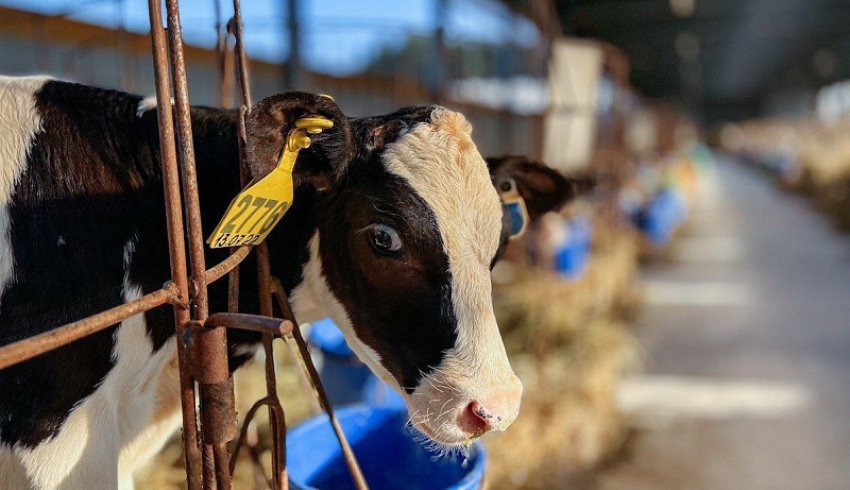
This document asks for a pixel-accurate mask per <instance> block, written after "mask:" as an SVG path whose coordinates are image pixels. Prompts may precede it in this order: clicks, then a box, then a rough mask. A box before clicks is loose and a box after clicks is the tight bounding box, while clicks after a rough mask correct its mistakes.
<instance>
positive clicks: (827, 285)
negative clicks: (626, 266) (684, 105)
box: [588, 160, 850, 490]
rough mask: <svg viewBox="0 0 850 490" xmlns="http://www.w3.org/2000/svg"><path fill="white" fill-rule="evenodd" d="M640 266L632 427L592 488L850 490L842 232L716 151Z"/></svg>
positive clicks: (849, 367)
mask: <svg viewBox="0 0 850 490" xmlns="http://www.w3.org/2000/svg"><path fill="white" fill-rule="evenodd" d="M705 184H706V185H705V186H704V189H703V192H702V193H701V197H700V199H699V200H698V202H697V205H696V206H695V207H694V209H693V210H692V212H691V219H690V221H689V223H688V225H687V227H686V228H685V230H683V231H684V232H683V236H682V237H680V239H678V240H677V242H676V243H675V245H674V246H673V248H672V249H671V251H670V252H671V255H672V260H670V261H662V262H661V263H660V264H656V265H654V266H651V267H649V268H648V270H647V272H646V273H645V274H644V277H643V279H644V281H645V283H646V295H647V300H648V303H647V306H646V308H645V309H644V312H643V314H642V316H641V318H640V321H639V325H638V330H637V331H638V335H639V337H640V339H641V342H642V343H643V345H644V348H645V350H646V354H647V361H646V362H647V365H646V371H645V373H643V374H642V375H640V376H637V377H635V378H633V379H630V380H628V381H627V382H626V383H624V384H623V386H622V387H621V390H620V403H621V405H622V408H623V409H624V410H626V411H627V412H628V413H630V414H631V415H632V417H633V420H634V423H635V426H636V430H635V436H634V437H633V439H632V440H631V442H630V443H629V445H628V448H627V450H626V451H625V453H624V454H623V456H622V457H621V458H619V459H618V460H617V461H615V462H613V463H612V464H611V465H609V466H608V467H606V468H605V469H603V470H601V471H599V472H597V473H596V474H594V475H592V476H591V478H590V481H589V482H588V483H589V485H588V486H589V487H591V488H597V489H604V490H620V489H629V490H640V489H671V490H672V489H676V490H679V489H683V490H684V489H718V490H720V489H722V490H726V489H795V490H796V489H800V490H802V489H805V490H810V489H824V490H826V489H836V490H847V489H850V237H847V236H841V235H839V234H837V233H835V232H834V231H833V230H832V229H831V228H830V226H829V224H828V222H827V220H826V219H824V218H823V217H821V216H820V215H818V214H816V213H815V212H814V211H812V210H811V208H810V206H809V205H808V204H807V203H806V201H805V200H803V199H802V198H800V197H798V196H794V195H791V194H789V193H786V192H782V191H780V190H778V189H777V188H776V186H775V185H773V183H772V182H770V180H769V179H768V178H766V176H765V175H762V174H759V173H758V172H757V171H755V170H752V169H748V168H743V167H741V166H738V165H736V164H735V163H734V162H730V161H725V160H722V161H720V162H719V164H718V168H717V171H716V173H715V174H714V176H713V177H710V178H708V179H706V183H705Z"/></svg>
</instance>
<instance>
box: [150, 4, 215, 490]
mask: <svg viewBox="0 0 850 490" xmlns="http://www.w3.org/2000/svg"><path fill="white" fill-rule="evenodd" d="M160 1H161V0H148V14H149V17H150V25H151V44H152V49H153V59H154V76H155V80H156V99H157V105H158V107H159V110H157V117H158V122H159V145H160V158H161V163H162V173H163V186H164V188H165V209H166V217H167V223H168V225H167V226H168V250H169V256H170V261H171V278H172V281H173V282H174V284H176V286H177V290H178V299H179V300H180V302H181V303H184V304H186V303H188V298H189V292H188V290H189V287H188V278H187V276H186V251H185V246H186V241H185V235H184V231H183V214H182V205H181V196H180V179H179V171H178V167H177V150H176V147H175V142H174V121H173V119H172V113H171V110H170V109H171V93H172V92H171V89H170V82H169V80H170V75H169V72H168V52H167V47H166V39H165V37H166V36H165V30H164V29H163V26H162V5H161V3H160ZM189 317H190V312H189V309H188V308H175V309H174V322H175V326H176V330H177V358H178V369H179V373H180V403H181V405H182V408H183V451H184V457H185V463H186V480H187V481H186V483H187V486H188V488H189V490H197V489H200V488H201V484H202V481H201V475H202V468H201V453H200V447H199V445H198V426H197V413H196V408H195V384H194V381H193V380H192V379H191V376H190V373H189V364H190V363H189V359H190V357H191V356H190V353H189V352H188V348H187V346H186V345H185V344H184V342H183V333H184V331H185V330H186V328H187V327H188V324H189Z"/></svg>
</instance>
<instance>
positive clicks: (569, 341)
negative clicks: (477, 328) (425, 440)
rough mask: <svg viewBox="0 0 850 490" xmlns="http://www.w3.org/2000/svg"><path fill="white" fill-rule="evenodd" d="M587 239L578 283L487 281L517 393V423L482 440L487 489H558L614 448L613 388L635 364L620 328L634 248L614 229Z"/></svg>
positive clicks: (617, 420) (516, 271) (510, 275)
mask: <svg viewBox="0 0 850 490" xmlns="http://www.w3.org/2000/svg"><path fill="white" fill-rule="evenodd" d="M595 234H596V237H595V239H594V249H593V255H592V257H591V262H590V265H589V267H588V270H587V273H586V274H585V275H584V276H583V277H582V278H581V279H580V280H578V281H575V282H566V281H564V280H563V279H561V278H560V277H558V276H556V275H555V274H552V273H549V272H546V271H540V270H533V269H531V268H528V267H523V266H517V265H512V264H505V265H506V266H507V267H504V266H503V267H501V269H500V270H499V271H498V272H494V282H495V304H496V306H497V316H498V317H499V324H500V326H501V328H502V329H503V333H504V337H505V344H506V347H507V349H508V353H509V355H510V357H511V362H512V364H513V366H514V369H515V370H516V372H517V374H518V375H519V376H520V378H521V379H522V380H523V383H524V385H525V394H524V396H523V404H522V410H521V411H520V416H519V418H518V419H517V421H516V422H514V424H513V425H512V426H511V427H510V428H509V429H508V430H507V431H506V432H505V433H503V434H497V435H493V436H489V437H488V438H486V440H485V443H486V444H487V447H488V450H489V452H490V461H489V464H488V473H487V480H488V482H489V484H490V487H491V488H500V489H501V488H562V487H563V486H564V485H565V484H566V483H567V482H568V481H569V480H570V479H571V478H572V477H573V476H574V475H575V474H577V473H578V472H580V470H582V469H586V468H588V467H591V466H593V465H595V464H597V463H599V462H600V461H602V460H603V459H605V458H606V457H607V456H610V455H611V454H612V453H614V452H616V451H617V449H619V447H620V446H621V444H622V443H623V441H624V438H625V426H624V424H623V420H622V419H621V417H620V415H619V414H618V413H617V411H616V409H615V406H614V388H615V385H616V383H617V381H618V380H619V378H620V377H621V376H622V375H623V374H624V372H626V371H627V370H630V369H632V368H634V367H635V366H636V365H637V364H638V357H639V356H638V349H637V344H636V341H635V339H634V338H633V336H632V335H631V333H630V332H629V330H628V328H627V327H626V326H625V325H624V324H623V323H622V322H621V321H620V319H622V318H623V317H624V316H628V315H629V314H630V313H631V312H632V311H633V309H634V306H635V303H636V298H635V297H634V295H633V293H632V289H631V287H630V286H631V280H632V277H633V275H634V273H635V269H636V262H637V261H636V257H637V253H638V248H639V247H638V240H637V239H636V237H635V236H634V235H633V234H631V233H629V232H627V231H623V230H621V229H617V228H614V227H602V228H600V227H599V226H598V225H597V229H596V231H595Z"/></svg>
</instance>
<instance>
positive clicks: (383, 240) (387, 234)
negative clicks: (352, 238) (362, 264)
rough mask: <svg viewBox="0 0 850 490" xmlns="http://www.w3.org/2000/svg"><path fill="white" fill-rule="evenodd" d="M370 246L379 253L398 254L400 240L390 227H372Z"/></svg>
mask: <svg viewBox="0 0 850 490" xmlns="http://www.w3.org/2000/svg"><path fill="white" fill-rule="evenodd" d="M372 245H374V246H375V248H376V249H377V250H378V251H379V252H398V251H399V250H401V238H400V237H399V236H398V232H397V231H396V230H395V228H393V227H392V226H387V225H373V226H372Z"/></svg>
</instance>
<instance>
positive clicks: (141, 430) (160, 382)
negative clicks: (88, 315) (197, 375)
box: [0, 236, 181, 490]
mask: <svg viewBox="0 0 850 490" xmlns="http://www.w3.org/2000/svg"><path fill="white" fill-rule="evenodd" d="M135 247H136V237H135V236H134V237H133V238H132V239H131V240H129V241H128V242H127V243H126V244H125V247H124V267H125V270H124V273H125V274H124V288H123V289H124V299H125V301H133V300H135V299H137V298H139V297H141V290H140V289H139V288H138V286H135V285H133V284H132V283H131V282H130V280H129V266H130V264H131V262H132V257H133V254H134V252H135ZM112 356H113V360H114V361H115V366H114V367H113V368H112V370H110V371H109V374H108V375H107V376H106V378H105V379H104V380H103V382H102V383H101V384H100V386H98V388H97V389H96V390H95V391H94V393H92V394H91V395H90V396H88V397H87V398H85V399H84V400H83V401H82V402H81V403H80V404H79V405H78V406H77V407H75V408H74V410H73V411H72V412H71V414H70V415H69V416H68V418H67V419H66V420H65V422H64V423H63V425H62V427H61V428H60V430H59V433H58V435H57V436H56V437H53V438H51V439H48V440H46V441H44V442H42V443H41V444H39V445H38V446H36V447H35V448H33V449H28V448H23V447H16V448H13V449H9V448H0V469H3V470H4V471H3V474H4V479H3V480H0V488H9V489H13V488H14V489H19V488H28V487H32V488H38V489H69V490H73V489H80V490H91V489H95V488H98V489H99V488H122V489H131V488H132V485H133V481H132V473H133V471H134V470H135V469H137V468H138V467H139V466H140V465H141V464H143V463H144V462H145V461H147V460H148V459H149V458H150V457H151V456H153V455H154V454H156V453H157V452H158V451H159V450H160V449H161V448H162V446H163V444H164V443H165V442H166V441H167V440H168V438H169V437H170V436H171V434H173V433H174V431H175V430H176V429H177V428H178V427H179V425H180V420H181V417H180V402H179V380H178V375H177V365H176V361H177V350H176V344H175V341H174V339H171V340H169V342H168V343H167V344H166V345H164V346H163V347H162V348H161V349H160V350H159V351H157V352H156V353H153V345H152V344H151V340H150V338H149V337H148V334H147V329H146V325H145V319H144V315H142V314H140V315H136V316H133V317H131V318H128V319H127V320H125V321H124V322H122V323H121V325H120V326H119V327H118V329H117V330H116V332H115V347H114V349H113V353H112ZM7 469H8V470H7ZM7 471H8V472H9V475H10V478H6V472H7ZM24 475H26V476H24ZM7 484H8V485H7Z"/></svg>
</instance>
